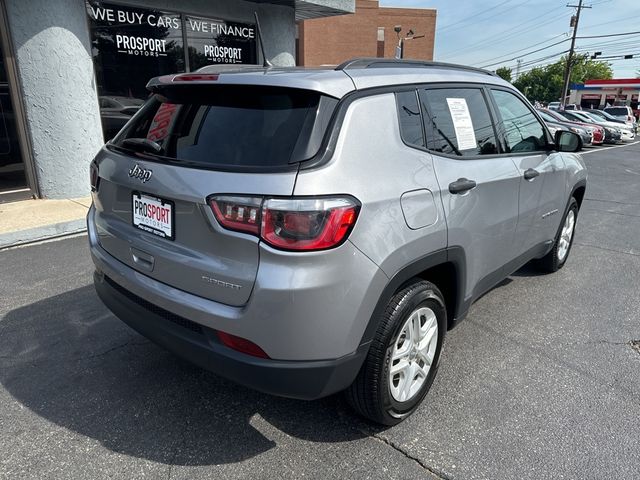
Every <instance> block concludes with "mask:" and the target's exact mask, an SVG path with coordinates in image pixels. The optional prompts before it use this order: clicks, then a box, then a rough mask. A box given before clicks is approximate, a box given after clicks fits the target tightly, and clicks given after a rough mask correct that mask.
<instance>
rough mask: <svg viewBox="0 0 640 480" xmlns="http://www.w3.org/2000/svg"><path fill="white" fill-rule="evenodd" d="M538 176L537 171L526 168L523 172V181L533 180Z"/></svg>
mask: <svg viewBox="0 0 640 480" xmlns="http://www.w3.org/2000/svg"><path fill="white" fill-rule="evenodd" d="M538 175H540V172H539V171H537V170H534V169H533V168H527V169H526V170H525V171H524V179H525V180H533V179H534V178H536V177H537V176H538Z"/></svg>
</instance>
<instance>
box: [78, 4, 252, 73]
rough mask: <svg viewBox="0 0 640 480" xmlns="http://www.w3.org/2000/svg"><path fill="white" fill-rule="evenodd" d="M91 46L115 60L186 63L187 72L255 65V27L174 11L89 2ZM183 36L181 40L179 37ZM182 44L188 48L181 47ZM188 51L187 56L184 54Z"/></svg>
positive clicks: (248, 24)
mask: <svg viewBox="0 0 640 480" xmlns="http://www.w3.org/2000/svg"><path fill="white" fill-rule="evenodd" d="M87 15H88V16H89V19H90V23H91V26H92V30H93V31H94V40H93V43H94V46H96V45H97V46H98V50H99V51H104V50H106V49H107V48H108V47H107V45H105V44H109V45H110V46H111V48H112V49H113V50H114V51H115V52H116V53H117V54H118V55H127V56H134V57H167V56H174V57H175V56H176V55H177V54H180V55H181V56H184V55H188V58H184V62H185V65H188V66H189V68H188V69H189V70H191V71H193V70H196V69H198V68H200V67H202V66H204V65H210V64H228V63H230V64H242V63H247V64H255V63H257V60H258V57H257V47H258V44H257V39H256V26H255V25H254V24H250V23H239V22H228V21H226V20H220V19H211V18H204V17H192V16H186V15H181V14H180V13H178V12H168V11H159V10H155V9H148V8H141V7H133V6H125V5H117V4H111V3H105V2H101V1H98V0H87ZM183 31H184V32H185V35H184V37H183V34H182V32H183ZM184 39H186V41H187V45H183V41H184ZM187 52H188V53H187Z"/></svg>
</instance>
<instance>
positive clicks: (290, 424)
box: [0, 286, 372, 465]
mask: <svg viewBox="0 0 640 480" xmlns="http://www.w3.org/2000/svg"><path fill="white" fill-rule="evenodd" d="M0 383H1V384H2V386H3V387H4V388H5V389H6V390H7V391H8V392H9V393H10V394H11V395H12V396H13V397H14V398H15V399H16V400H17V401H18V402H20V403H21V404H22V405H24V406H25V407H27V408H29V409H30V410H31V411H33V412H35V413H36V414H38V415H39V416H41V417H43V418H45V419H46V420H48V421H50V422H53V423H55V424H57V425H59V426H61V427H64V428H66V429H69V430H71V431H74V432H77V433H79V434H81V435H84V436H87V437H90V438H93V439H96V440H98V441H99V442H100V443H101V444H102V445H104V446H105V447H107V448H108V449H110V450H112V451H114V452H118V453H122V454H126V455H131V456H135V457H139V458H144V459H148V460H152V461H156V462H162V463H166V464H173V465H214V464H225V463H233V462H239V461H242V460H246V459H248V458H251V457H254V456H256V455H258V454H261V453H263V452H266V451H268V450H269V449H271V448H273V447H274V446H275V444H276V443H275V441H274V439H275V440H277V439H278V437H279V436H281V437H282V438H284V437H286V435H290V436H293V437H297V438H301V439H304V440H308V441H312V442H343V441H351V440H355V439H359V438H364V437H366V436H367V434H366V433H364V432H367V431H372V430H371V428H372V427H371V426H368V425H367V424H365V423H364V422H363V421H361V420H360V419H359V418H358V417H356V416H355V414H353V413H351V411H350V410H348V408H346V407H345V405H343V403H342V399H341V397H340V396H334V397H329V398H326V399H323V400H319V401H315V402H304V401H297V400H290V399H283V398H277V397H273V396H269V395H266V394H262V393H259V392H255V391H253V390H250V389H247V388H244V387H242V386H239V385H236V384H234V383H232V382H230V381H226V380H224V379H222V378H220V377H218V376H215V375H213V374H211V373H209V372H207V371H204V370H201V369H199V368H197V367H195V366H192V365H191V364H189V363H187V362H185V361H183V360H181V359H179V358H177V357H175V356H173V355H172V354H170V353H168V352H166V351H164V350H162V349H161V348H160V347H157V346H156V345H154V344H152V343H150V342H149V341H147V340H146V339H145V338H143V337H141V336H140V335H138V334H137V333H135V332H134V331H133V330H131V329H129V328H128V327H127V326H126V325H124V324H123V323H122V322H120V321H119V320H118V319H117V318H115V317H114V316H113V315H112V314H111V313H110V312H109V311H108V310H107V309H106V308H105V307H104V306H103V305H102V303H101V302H100V300H99V299H98V297H97V295H96V294H95V292H94V289H93V286H87V287H83V288H80V289H76V290H72V291H69V292H66V293H63V294H61V295H58V296H55V297H51V298H48V299H45V300H42V301H40V302H37V303H34V304H31V305H28V306H25V307H21V308H18V309H16V310H13V311H11V312H9V313H8V314H7V315H6V316H5V317H4V318H3V319H2V321H0ZM261 419H264V420H265V421H266V423H265V421H262V420H261ZM274 427H275V428H274ZM265 432H266V433H265ZM282 432H284V434H286V435H284V434H283V433H282Z"/></svg>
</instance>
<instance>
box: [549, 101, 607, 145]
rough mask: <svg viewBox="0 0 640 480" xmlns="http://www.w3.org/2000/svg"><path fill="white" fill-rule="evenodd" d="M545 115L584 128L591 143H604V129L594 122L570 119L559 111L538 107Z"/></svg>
mask: <svg viewBox="0 0 640 480" xmlns="http://www.w3.org/2000/svg"><path fill="white" fill-rule="evenodd" d="M540 111H541V112H544V113H545V114H546V115H548V116H549V117H551V118H552V119H554V120H555V121H557V122H561V123H566V124H567V125H570V126H574V127H580V128H584V129H585V130H586V131H587V132H589V134H590V135H591V145H602V144H603V143H604V138H605V131H604V127H602V126H600V125H596V124H594V123H587V122H583V121H579V120H572V119H569V118H567V117H565V116H563V115H560V112H555V111H553V110H548V109H544V108H543V109H540Z"/></svg>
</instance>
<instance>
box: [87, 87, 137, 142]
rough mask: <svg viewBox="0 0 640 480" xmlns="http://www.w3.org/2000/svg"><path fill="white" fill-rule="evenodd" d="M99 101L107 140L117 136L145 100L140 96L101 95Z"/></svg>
mask: <svg viewBox="0 0 640 480" xmlns="http://www.w3.org/2000/svg"><path fill="white" fill-rule="evenodd" d="M98 101H99V103H100V118H101V120H102V133H103V135H104V140H105V141H108V140H111V139H112V138H113V137H115V136H116V134H117V133H118V132H119V131H120V130H121V129H122V127H124V126H125V124H126V123H127V122H128V121H129V120H130V119H131V117H132V116H133V115H134V114H135V113H136V112H137V111H138V110H139V109H140V107H141V106H142V105H143V104H144V100H141V99H139V98H135V97H123V96H101V97H99V99H98Z"/></svg>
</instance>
